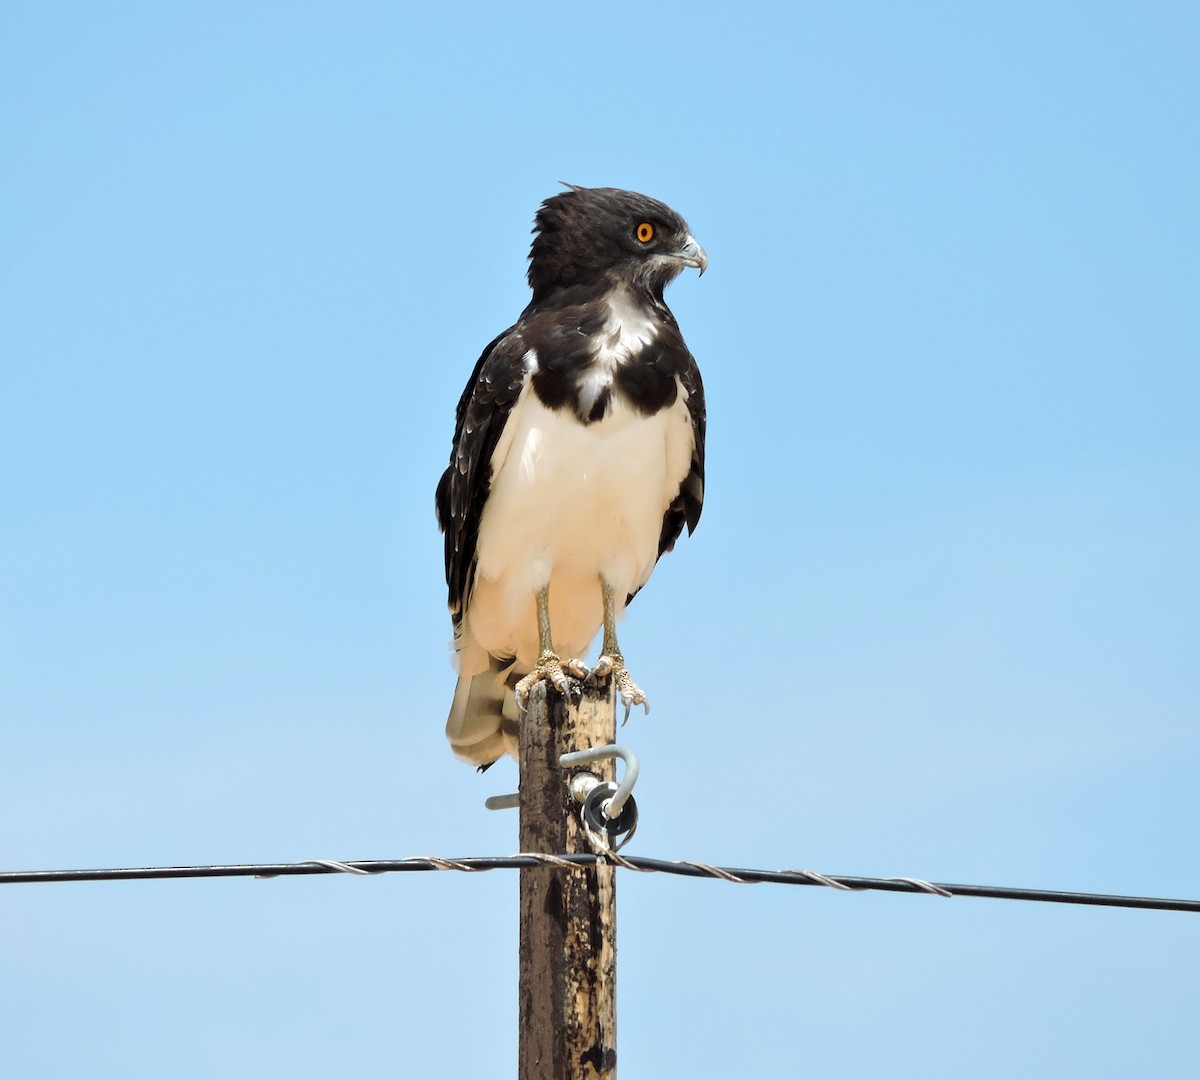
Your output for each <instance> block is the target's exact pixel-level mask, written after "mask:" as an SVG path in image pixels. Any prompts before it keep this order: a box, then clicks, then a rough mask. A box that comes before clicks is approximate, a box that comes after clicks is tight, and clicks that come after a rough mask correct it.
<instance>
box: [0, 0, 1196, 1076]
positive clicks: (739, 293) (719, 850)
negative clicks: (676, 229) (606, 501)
mask: <svg viewBox="0 0 1200 1080" xmlns="http://www.w3.org/2000/svg"><path fill="white" fill-rule="evenodd" d="M1198 45H1200V16H1198V15H1197V12H1196V9H1195V8H1194V7H1193V6H1192V5H1189V4H1169V3H1148V4H1114V3H1089V4H1082V3H1054V4H1007V5H1000V6H996V7H994V8H990V9H989V8H985V7H984V6H983V5H959V4H914V5H888V4H836V5H835V4H822V5H815V4H794V5H783V4H780V5H753V4H744V5H735V6H716V5H705V4H702V3H700V4H689V5H681V4H674V5H633V4H620V3H614V4H608V5H604V6H594V5H593V6H554V7H551V6H544V7H543V6H539V5H532V4H510V5H504V6H502V7H499V6H482V5H480V6H473V5H449V4H448V5H442V6H440V7H436V8H435V7H433V6H432V5H431V6H429V7H427V8H425V9H423V10H414V9H412V8H408V7H405V6H402V5H398V4H396V5H387V4H370V3H363V4H355V5H333V4H328V5H321V4H269V3H255V4H220V3H213V4H203V5H200V4H190V3H176V4H170V5H161V4H123V3H113V4H105V5H99V4H60V3H37V4H30V3H10V4H7V5H5V8H4V11H3V13H2V14H0V102H2V123H3V131H2V133H0V206H2V207H3V209H2V210H0V277H2V282H0V284H2V290H3V296H4V301H3V304H2V305H0V352H2V355H3V366H2V369H0V461H2V462H3V467H2V468H0V517H2V522H0V524H2V527H0V557H2V560H3V561H2V568H3V572H2V573H0V610H2V611H3V617H2V619H0V733H2V737H3V756H2V759H0V760H2V762H3V764H2V774H0V864H2V865H3V866H4V867H5V868H9V869H40V868H58V867H82V866H115V865H152V864H170V863H207V862H243V861H285V860H301V859H306V858H311V857H324V858H338V859H347V858H371V857H401V856H405V855H418V854H438V855H447V856H455V855H468V854H508V853H510V852H512V851H513V850H515V848H516V821H515V817H514V816H513V815H511V814H489V813H487V812H486V811H484V809H483V805H482V804H483V799H484V798H485V797H486V796H487V795H491V794H495V793H497V792H501V791H506V790H510V789H512V788H513V786H514V783H515V768H513V767H511V766H509V765H508V764H501V765H498V766H497V767H496V768H495V769H494V770H492V772H490V773H489V774H487V776H485V777H479V776H477V775H476V774H474V773H473V772H472V771H471V770H470V769H469V768H467V767H465V766H463V765H461V764H459V763H458V762H456V761H455V760H454V759H453V758H452V757H451V755H450V752H449V750H448V748H447V747H446V745H445V743H444V740H443V737H442V732H441V728H442V723H443V721H444V717H445V712H446V709H447V706H448V703H449V698H450V693H451V690H452V685H453V675H452V672H451V669H450V663H449V651H448V647H447V642H448V638H449V623H448V619H447V617H446V613H445V609H444V595H443V590H444V586H443V582H442V570H441V563H440V560H441V553H440V537H439V536H438V534H437V531H436V527H435V525H434V522H433V516H432V493H433V487H434V484H435V483H436V480H437V476H438V474H439V472H440V470H441V468H442V467H443V464H444V462H445V458H446V454H447V451H448V448H449V439H450V434H451V427H452V411H453V407H454V404H455V402H456V400H457V396H458V394H459V392H460V390H461V388H462V385H463V382H464V380H465V379H466V376H467V375H468V373H469V372H470V370H471V366H472V364H473V362H474V360H475V358H476V356H477V355H478V353H479V350H480V349H481V348H482V346H483V345H484V344H485V343H486V342H487V341H489V340H490V339H491V338H492V337H493V336H494V335H495V334H496V333H497V332H498V331H499V330H501V329H502V328H503V327H505V326H506V325H508V324H509V323H510V322H511V321H512V320H513V318H514V317H515V316H516V314H517V313H518V312H519V310H520V309H521V307H522V306H523V305H524V303H525V300H526V295H527V294H526V289H525V286H524V283H523V273H524V262H525V254H526V251H527V244H528V230H529V225H530V221H531V218H532V215H533V212H534V210H535V209H536V206H537V204H538V202H539V201H540V200H541V199H542V198H544V197H546V196H547V195H549V194H551V193H553V192H554V191H555V190H556V186H557V182H558V181H560V180H569V181H573V182H577V183H583V184H607V185H616V186H623V187H631V188H634V189H637V190H641V191H644V192H646V193H648V194H651V195H653V196H655V197H658V198H661V199H663V200H665V201H667V202H669V203H670V204H671V205H672V206H674V207H675V208H676V209H678V210H679V211H680V212H681V213H682V214H684V215H685V216H686V217H687V218H688V220H689V222H690V223H691V226H692V230H693V232H694V233H695V235H696V236H697V238H698V239H699V240H700V241H701V242H702V243H703V244H704V245H705V247H706V248H707V250H708V253H709V257H710V270H709V272H708V273H707V274H705V276H704V278H703V280H702V281H701V280H698V279H697V278H696V276H695V275H688V276H686V277H685V278H683V279H681V280H680V281H679V282H677V283H676V284H675V285H673V286H672V288H671V290H670V292H669V293H668V298H669V300H670V302H671V304H672V306H673V308H674V310H675V312H676V315H677V316H678V319H679V322H680V324H681V326H682V328H683V330H684V333H685V336H686V337H687V340H688V342H689V344H690V346H691V348H692V351H693V352H694V353H695V355H696V357H697V359H698V360H699V362H700V365H701V368H702V370H703V372H704V377H705V383H706V388H707V394H708V399H709V414H710V426H709V444H708V461H709V466H708V486H707V501H706V505H705V511H704V518H703V520H702V522H701V524H700V528H699V530H698V532H697V534H696V535H695V536H694V537H693V538H691V539H690V540H688V541H686V542H683V543H681V544H680V546H679V548H678V549H677V550H676V552H675V553H674V554H673V555H672V556H671V557H670V558H668V559H667V560H664V562H663V563H662V564H661V565H660V567H659V569H658V571H657V572H656V574H655V578H654V580H653V581H652V583H651V584H650V586H649V587H648V588H647V589H646V591H645V592H644V593H643V595H642V596H641V597H639V600H638V602H637V604H636V605H634V607H633V608H632V609H631V612H630V615H629V618H628V619H627V620H626V622H625V624H624V626H623V632H622V645H623V647H624V651H625V653H626V656H627V657H628V658H629V661H630V666H631V668H632V670H633V672H634V674H635V676H636V677H637V678H638V680H639V681H640V682H641V683H642V685H643V686H644V687H645V688H646V689H647V691H648V692H649V694H650V696H651V698H652V700H653V703H654V712H653V714H652V715H651V717H650V718H648V719H644V718H640V717H639V718H638V719H636V720H635V721H633V722H631V723H630V725H629V726H628V727H627V728H626V729H625V730H624V732H623V733H622V734H623V737H624V739H625V741H627V742H628V743H629V744H630V745H631V746H632V747H633V748H634V749H635V750H636V751H637V752H638V754H639V756H640V758H641V762H642V780H641V781H640V782H639V788H638V794H639V804H640V807H641V823H640V827H639V831H638V835H637V838H636V840H635V841H634V842H633V846H632V849H631V850H633V851H635V852H636V853H638V854H643V855H651V856H657V857H662V858H692V859H702V860H705V861H709V862H715V863H724V864H731V865H743V866H760V867H795V866H802V867H810V868H813V869H817V870H821V871H824V872H827V873H846V874H861V875H868V876H871V875H879V876H887V875H900V874H904V875H916V876H920V877H925V878H929V879H933V880H945V881H962V882H982V883H989V884H1007V885H1024V886H1031V887H1044V888H1062V889H1080V890H1095V891H1106V892H1130V893H1138V894H1143V895H1166V896H1197V895H1200V871H1198V869H1197V862H1196V857H1195V853H1196V826H1195V820H1196V803H1197V786H1198V785H1197V782H1198V780H1200V733H1198V729H1197V723H1196V720H1197V711H1198V709H1197V706H1198V703H1200V676H1198V670H1200V665H1198V664H1197V655H1198V646H1200V640H1198V639H1200V634H1198V628H1197V616H1196V611H1197V608H1198V606H1200V572H1198V570H1197V558H1196V552H1197V550H1198V549H1200V512H1198V509H1197V498H1196V493H1197V490H1198V480H1200V425H1197V422H1196V412H1197V402H1198V401H1200V377H1198V375H1197V342H1198V341H1200V325H1198V324H1200V314H1198V312H1200V305H1198V304H1197V296H1198V295H1200V280H1198V279H1200V272H1198V258H1197V254H1196V253H1197V251H1198V250H1200V201H1198V199H1197V195H1196V193H1197V191H1200V150H1198V144H1197V141H1196V137H1195V133H1196V131H1197V127H1198V124H1200V106H1198V102H1200V95H1198V93H1197V89H1198V87H1197V76H1196V57H1197V47H1198ZM698 796H702V797H698ZM516 889H517V879H516V875H515V874H511V873H508V874H502V873H494V874H490V875H476V876H471V877H466V876H460V875H452V874H439V875H432V874H430V875H393V876H389V877H386V878H380V879H371V880H362V879H357V878H336V879H334V878H313V879H289V880H273V881H241V880H238V881H216V882H212V881H201V882H155V883H128V884H105V885H100V884H80V885H46V886H21V887H12V888H7V889H5V890H4V891H3V892H2V893H0V906H2V916H0V957H2V958H3V968H4V971H5V978H4V979H3V980H2V981H0V1034H2V1038H3V1044H4V1047H5V1060H6V1062H7V1063H8V1066H9V1068H10V1071H11V1072H12V1074H13V1075H20V1076H25V1077H56V1076H64V1075H76V1074H77V1075H88V1076H99V1077H104V1076H118V1075H119V1076H122V1077H151V1076H155V1077H157V1076H162V1075H164V1074H166V1075H171V1076H175V1077H207V1076H211V1075H213V1074H214V1073H217V1072H219V1073H220V1074H221V1075H227V1076H251V1075H255V1076H261V1075H289V1076H317V1075H328V1074H329V1073H330V1072H331V1071H335V1072H339V1073H340V1072H343V1071H346V1070H348V1069H351V1068H352V1069H353V1071H354V1072H355V1073H356V1074H357V1075H364V1076H391V1075H395V1074H396V1072H397V1070H399V1071H401V1072H403V1073H404V1074H407V1075H437V1076H444V1077H478V1076H493V1075H495V1076H504V1075H511V1074H512V1073H513V1071H514V1069H515V1062H516V995H515V989H516V970H517V966H516V963H517V957H516ZM618 896H619V914H618V921H619V944H618V948H619V991H618V998H619V1053H620V1060H621V1072H622V1076H623V1077H626V1078H635V1080H636V1078H638V1077H659V1076H664V1075H690V1076H696V1077H716V1076H725V1075H728V1074H729V1073H730V1072H731V1071H735V1070H736V1071H737V1072H739V1073H740V1072H745V1071H749V1072H750V1073H752V1074H755V1075H790V1074H792V1073H794V1072H797V1071H799V1070H800V1069H801V1068H803V1069H804V1070H805V1071H812V1072H813V1073H814V1074H815V1073H823V1074H826V1075H837V1076H843V1077H866V1076H875V1075H879V1073H880V1072H882V1071H884V1070H886V1071H887V1072H888V1073H889V1074H890V1075H901V1076H908V1075H912V1076H916V1075H920V1076H922V1077H923V1078H925V1080H934V1078H940V1077H958V1076H961V1075H962V1074H963V1072H964V1070H969V1071H970V1072H971V1074H972V1075H973V1076H976V1077H981V1078H988V1077H1001V1076H1010V1075H1012V1074H1013V1073H1015V1072H1024V1073H1026V1074H1029V1075H1033V1076H1044V1075H1057V1076H1064V1077H1089V1078H1091V1077H1102V1076H1118V1075H1143V1076H1151V1075H1152V1076H1185V1075H1191V1073H1192V1072H1193V1071H1194V1062H1195V1060H1196V1057H1197V1054H1198V1053H1200V1034H1198V1033H1197V1028H1196V1023H1195V1016H1196V1009H1197V1005H1198V1004H1200V1001H1198V995H1197V991H1196V983H1195V971H1196V969H1197V966H1198V965H1200V923H1198V922H1197V921H1196V918H1195V917H1194V916H1187V915H1181V914H1166V913H1153V912H1129V911H1102V910H1088V909H1077V908H1056V907H1051V906H1047V905H1031V904H1016V903H1007V902H991V901H982V900H967V899H956V900H952V901H944V900H939V899H936V898H932V897H920V896H892V895H853V896H846V895H841V894H833V893H827V892H825V891H823V890H816V889H786V888H782V887H772V886H768V885H759V886H756V887H754V888H750V887H741V886H735V885H729V884H725V883H717V882H700V881H690V880H684V879H677V878H666V877H661V876H634V875H630V874H622V875H620V877H619V882H618Z"/></svg>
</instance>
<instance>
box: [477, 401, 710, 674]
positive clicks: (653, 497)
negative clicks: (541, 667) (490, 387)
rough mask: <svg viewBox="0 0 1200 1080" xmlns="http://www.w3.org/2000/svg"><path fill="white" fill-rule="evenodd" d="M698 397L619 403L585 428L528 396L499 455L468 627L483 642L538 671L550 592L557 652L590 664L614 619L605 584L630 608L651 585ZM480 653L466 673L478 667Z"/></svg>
mask: <svg viewBox="0 0 1200 1080" xmlns="http://www.w3.org/2000/svg"><path fill="white" fill-rule="evenodd" d="M686 398H687V395H686V391H685V390H684V389H683V387H682V386H680V387H679V396H678V397H677V399H676V401H675V403H674V404H673V405H671V406H670V407H668V408H666V409H662V410H660V411H659V412H658V413H656V414H655V415H653V416H644V415H642V414H641V413H638V412H637V411H636V410H634V409H633V408H631V407H630V406H629V405H628V404H627V403H626V402H624V401H623V400H621V399H620V397H617V398H616V399H615V400H614V403H613V408H612V411H611V412H610V414H609V415H608V416H606V417H605V418H604V419H603V420H599V421H596V422H594V423H591V424H586V425H585V424H582V423H580V422H579V420H578V419H577V418H576V417H575V415H574V414H573V413H572V412H571V411H570V410H561V411H556V410H550V409H547V408H546V407H545V406H544V405H542V403H541V402H540V401H539V400H538V399H537V397H536V395H535V394H534V393H533V391H532V390H531V389H530V388H529V387H528V386H527V387H526V389H525V391H524V392H523V393H522V395H521V397H520V399H519V400H518V401H517V403H516V405H515V406H514V408H513V411H512V414H511V415H510V417H509V422H508V424H507V426H506V428H505V431H504V434H503V436H502V437H501V440H500V442H499V444H498V445H497V447H496V452H495V454H494V455H493V458H492V465H493V476H492V487H491V494H490V497H489V498H488V502H487V505H486V507H485V508H484V512H483V518H482V520H481V522H480V527H479V541H478V545H477V548H476V551H477V553H478V563H477V567H476V572H475V585H474V589H473V591H472V594H471V600H470V604H469V606H468V609H467V612H466V617H465V626H464V630H465V631H466V634H465V635H464V636H465V637H469V638H472V639H473V642H472V644H475V645H478V646H481V647H482V650H484V651H486V652H488V653H491V654H493V655H496V656H516V658H517V662H518V666H519V667H528V666H529V665H531V664H532V663H533V662H534V660H536V658H537V654H538V635H537V615H536V607H535V597H536V594H537V592H538V591H539V590H540V589H541V588H543V587H544V586H546V585H549V586H550V627H551V631H552V633H553V636H554V646H555V648H556V649H557V650H558V651H559V653H560V654H561V655H563V656H579V655H581V654H582V653H583V652H584V650H586V648H587V646H588V644H589V642H590V641H591V640H592V638H593V637H595V636H596V631H597V630H598V629H599V628H600V625H601V622H602V618H603V602H602V598H601V593H600V576H601V575H603V576H604V578H605V579H606V580H607V581H608V582H610V583H611V584H612V586H613V590H614V592H615V594H616V600H617V603H618V605H619V606H620V607H621V608H623V607H624V604H625V598H626V596H627V595H628V594H629V593H631V592H634V591H635V590H636V589H638V588H640V587H641V586H642V585H643V584H645V582H646V580H647V579H648V578H649V577H650V572H651V570H653V569H654V563H655V561H656V559H657V557H658V541H659V536H660V534H661V532H662V522H663V515H664V513H665V512H666V509H667V507H668V506H669V505H670V504H671V502H672V500H673V499H674V498H675V496H676V495H677V494H678V492H679V487H680V484H681V483H682V482H683V479H684V477H685V476H686V475H687V472H688V469H689V468H690V464H691V456H692V448H693V438H694V436H693V432H692V424H691V419H690V417H689V415H688V411H687V403H686ZM471 651H473V650H469V649H468V650H466V651H465V652H464V654H463V656H462V659H463V663H464V668H463V670H462V673H463V674H471V673H472V672H471V671H470V670H469V668H470V667H474V666H476V665H475V663H473V662H470V661H469V660H468V656H467V653H468V652H471ZM480 659H482V658H480Z"/></svg>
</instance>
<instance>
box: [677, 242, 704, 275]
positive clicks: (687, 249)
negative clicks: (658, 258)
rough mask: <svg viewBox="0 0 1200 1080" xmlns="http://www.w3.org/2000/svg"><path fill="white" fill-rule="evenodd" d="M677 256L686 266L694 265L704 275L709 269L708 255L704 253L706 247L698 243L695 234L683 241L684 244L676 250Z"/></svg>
mask: <svg viewBox="0 0 1200 1080" xmlns="http://www.w3.org/2000/svg"><path fill="white" fill-rule="evenodd" d="M675 257H676V258H677V259H678V260H679V261H680V262H681V263H683V265H684V266H692V267H695V268H696V269H698V270H699V271H700V273H701V275H702V276H703V274H704V271H705V270H707V269H708V256H707V255H705V254H704V248H702V247H701V246H700V245H699V244H697V243H696V238H695V237H694V236H689V237H688V238H687V239H686V240H685V241H684V242H683V245H682V246H681V247H680V248H679V250H678V251H676V252H675Z"/></svg>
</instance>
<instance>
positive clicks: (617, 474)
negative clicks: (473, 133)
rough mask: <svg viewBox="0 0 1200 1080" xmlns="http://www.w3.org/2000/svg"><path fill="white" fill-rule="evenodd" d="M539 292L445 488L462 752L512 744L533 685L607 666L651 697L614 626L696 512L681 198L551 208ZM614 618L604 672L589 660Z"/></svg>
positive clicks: (636, 692)
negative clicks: (668, 300)
mask: <svg viewBox="0 0 1200 1080" xmlns="http://www.w3.org/2000/svg"><path fill="white" fill-rule="evenodd" d="M533 232H534V239H533V244H532V246H531V248H530V253H529V285H530V287H531V288H532V289H533V299H532V300H531V301H530V303H529V306H528V307H526V308H525V310H524V311H523V312H522V313H521V317H520V318H519V319H518V320H517V321H516V323H515V324H514V325H513V326H510V327H509V328H508V329H507V330H505V331H504V332H503V333H502V334H500V336H499V337H497V338H496V339H495V340H494V341H492V342H491V344H489V345H488V346H487V348H485V349H484V350H483V355H482V356H481V357H480V358H479V361H478V362H477V363H476V365H475V370H474V371H473V372H472V373H471V378H470V380H469V381H468V382H467V387H466V389H465V390H464V391H463V394H462V397H461V399H460V400H459V403H458V410H457V413H456V419H455V426H454V445H453V448H452V449H451V452H450V464H449V467H448V468H447V469H446V471H445V473H444V474H443V475H442V478H441V481H440V483H439V484H438V487H437V500H436V501H437V517H438V523H439V525H440V526H441V528H442V531H443V532H444V533H445V541H446V583H447V585H448V586H449V591H450V614H451V618H452V619H453V623H454V642H455V650H456V653H457V668H458V686H457V689H456V690H455V693H454V703H453V705H452V706H451V708H450V717H449V719H448V720H447V722H446V734H447V736H448V737H449V739H450V743H451V746H452V747H453V748H454V752H455V753H456V754H458V755H459V757H461V758H464V759H465V760H467V761H471V762H474V763H476V764H478V765H481V766H486V765H489V764H491V763H492V762H493V761H495V760H496V759H497V758H499V757H501V756H502V755H503V754H505V753H511V754H514V755H515V754H516V751H517V729H518V723H519V714H520V709H521V707H522V706H523V704H524V699H525V698H526V697H527V696H528V694H529V690H530V689H531V688H532V686H533V685H534V683H536V682H537V681H539V680H542V679H547V680H549V681H550V682H551V684H552V685H553V686H555V687H556V688H557V689H559V690H560V691H562V692H564V693H569V692H570V684H569V681H568V677H573V678H586V677H588V676H589V675H590V674H592V673H593V672H594V673H595V674H596V675H607V674H610V673H611V674H612V675H613V677H614V679H615V681H616V686H617V690H618V691H619V692H620V694H621V698H622V701H623V702H624V704H625V708H626V713H628V710H629V708H630V706H632V705H644V706H646V709H647V711H649V706H648V704H647V702H646V695H645V694H644V693H643V692H642V690H641V689H640V687H638V685H637V684H636V683H635V682H634V681H633V679H632V678H631V677H630V675H629V672H628V670H627V669H626V668H625V662H624V659H623V658H622V656H621V651H620V649H619V647H618V645H617V634H616V622H617V619H618V618H620V616H621V614H622V613H623V611H624V609H625V606H626V604H628V603H629V601H630V600H632V599H633V596H634V594H635V593H636V592H637V591H638V590H639V589H640V588H641V587H642V586H643V585H645V584H646V581H647V580H648V579H649V577H650V573H651V571H652V570H653V569H654V565H655V563H656V562H657V561H658V559H659V556H661V555H662V554H663V552H666V551H670V550H671V548H672V547H673V546H674V544H675V541H676V540H677V539H678V538H679V535H680V533H681V532H682V531H683V527H684V526H685V525H686V526H687V528H688V532H689V533H690V532H691V531H692V530H694V529H695V527H696V523H697V522H698V521H699V519H700V508H701V505H702V502H703V499H704V424H705V417H704V387H703V385H702V384H701V381H700V372H699V369H698V368H697V367H696V362H695V360H694V359H693V358H692V354H691V353H690V352H688V348H687V346H686V345H685V344H684V341H683V336H682V334H680V332H679V326H678V324H677V323H676V322H675V317H674V316H673V315H672V314H671V311H670V309H669V308H668V307H667V305H666V304H665V303H664V302H663V290H664V289H665V288H666V286H667V284H668V283H669V282H670V281H671V280H672V279H673V278H674V277H675V276H676V275H677V274H679V273H680V271H682V270H683V268H684V267H695V268H697V269H699V271H700V272H701V273H703V272H704V270H705V268H706V267H707V265H708V258H707V256H706V255H705V253H704V249H703V248H702V247H701V246H700V245H699V244H698V243H696V241H695V240H694V239H693V238H692V235H691V233H690V232H689V231H688V227H687V223H686V222H685V221H684V220H683V218H681V217H680V216H679V215H678V214H677V213H675V211H674V210H672V209H671V208H670V207H669V206H666V205H664V204H663V203H661V202H658V201H657V200H655V199H651V198H647V197H646V196H645V195H639V194H637V193H635V192H632V191H621V190H618V189H616V188H583V187H575V186H570V188H569V190H567V191H565V192H563V193H562V194H559V195H555V196H553V197H552V198H549V199H547V200H546V201H545V202H544V203H542V205H541V207H540V208H539V209H538V212H537V216H536V219H535V222H534V230H533ZM601 627H603V629H604V638H603V644H602V647H601V655H600V658H599V660H598V661H597V663H596V665H595V667H594V668H592V669H591V670H590V671H589V669H588V667H587V665H585V664H584V663H583V661H582V660H580V659H579V658H580V657H581V656H582V654H583V652H584V651H585V650H586V649H587V647H588V645H589V644H590V642H591V641H592V639H593V638H594V637H595V636H596V632H597V630H599V629H600V628H601Z"/></svg>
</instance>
